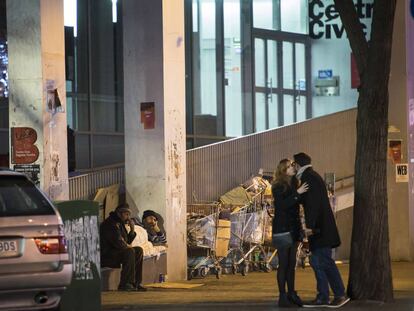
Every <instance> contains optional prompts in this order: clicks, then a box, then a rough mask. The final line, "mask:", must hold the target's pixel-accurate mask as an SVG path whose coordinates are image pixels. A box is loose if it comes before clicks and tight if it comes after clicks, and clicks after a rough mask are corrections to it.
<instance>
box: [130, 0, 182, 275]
mask: <svg viewBox="0 0 414 311" xmlns="http://www.w3.org/2000/svg"><path fill="white" fill-rule="evenodd" d="M123 29H124V41H123V42H124V112H125V170H126V191H127V199H128V202H129V203H130V205H132V206H133V208H135V209H136V210H138V211H139V212H140V215H142V212H143V211H144V210H146V209H152V210H155V211H156V212H158V213H160V214H161V215H162V216H163V218H164V220H165V225H164V226H165V228H166V231H167V239H168V262H167V271H168V279H169V280H183V279H185V278H186V264H187V251H186V250H187V248H186V184H185V183H186V180H185V176H186V171H185V168H186V165H185V149H186V148H185V70H184V69H185V56H184V54H185V53H184V0H142V1H135V0H126V1H124V2H123ZM141 103H154V116H155V124H154V128H153V129H151V128H148V129H145V128H144V124H143V123H142V122H141V121H142V120H141V111H140V110H141V106H142V105H141ZM149 106H151V104H149Z"/></svg>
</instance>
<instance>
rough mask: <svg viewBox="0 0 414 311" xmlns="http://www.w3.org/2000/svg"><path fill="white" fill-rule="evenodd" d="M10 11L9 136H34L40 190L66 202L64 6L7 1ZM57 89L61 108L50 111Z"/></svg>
mask: <svg viewBox="0 0 414 311" xmlns="http://www.w3.org/2000/svg"><path fill="white" fill-rule="evenodd" d="M6 8H7V35H8V44H9V79H10V109H9V118H10V119H9V120H10V122H9V127H10V129H11V131H10V132H12V130H13V129H15V128H23V127H28V128H32V129H33V130H35V131H36V133H37V140H36V142H35V143H34V146H35V147H34V149H36V148H37V149H38V151H39V157H38V159H37V160H35V161H34V162H32V163H26V164H28V165H30V166H32V167H35V166H36V165H39V167H40V174H39V181H40V187H41V188H42V189H43V190H44V191H45V192H46V193H47V194H48V195H49V196H50V197H51V199H53V200H63V199H67V198H68V196H69V189H68V168H67V137H66V113H65V111H66V93H65V48H64V28H63V0H7V5H6ZM54 89H57V92H58V95H59V99H60V103H61V107H60V108H59V109H48V105H47V101H49V100H50V99H51V98H52V96H51V94H52V93H53V90H54ZM48 90H49V91H50V92H49V95H48ZM11 162H12V163H11V166H12V167H14V164H15V163H13V162H14V161H13V160H12V161H11ZM26 162H30V160H29V161H26Z"/></svg>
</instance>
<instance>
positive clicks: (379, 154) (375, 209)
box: [348, 85, 393, 301]
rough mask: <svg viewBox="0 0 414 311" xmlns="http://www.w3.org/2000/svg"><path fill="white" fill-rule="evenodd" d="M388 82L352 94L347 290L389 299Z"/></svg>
mask: <svg viewBox="0 0 414 311" xmlns="http://www.w3.org/2000/svg"><path fill="white" fill-rule="evenodd" d="M387 132H388V88H387V85H385V86H382V87H381V86H378V85H375V86H371V87H366V88H363V89H362V90H361V93H360V96H359V100H358V117H357V148H356V158H355V201H354V217H353V219H354V223H353V228H352V242H351V258H350V259H351V260H350V271H349V281H348V295H349V296H350V297H351V298H352V299H371V300H380V301H392V300H393V286H392V275H391V262H390V254H389V235H388V202H387V134H388V133H387Z"/></svg>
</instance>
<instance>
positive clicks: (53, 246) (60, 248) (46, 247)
mask: <svg viewBox="0 0 414 311" xmlns="http://www.w3.org/2000/svg"><path fill="white" fill-rule="evenodd" d="M34 241H35V243H36V245H37V248H38V249H39V251H40V252H41V253H42V254H65V253H67V252H68V249H67V245H66V239H65V237H64V236H54V237H44V238H35V239H34Z"/></svg>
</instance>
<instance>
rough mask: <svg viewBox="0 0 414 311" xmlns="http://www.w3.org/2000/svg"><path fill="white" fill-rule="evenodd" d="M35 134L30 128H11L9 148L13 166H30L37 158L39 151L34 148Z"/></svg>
mask: <svg viewBox="0 0 414 311" xmlns="http://www.w3.org/2000/svg"><path fill="white" fill-rule="evenodd" d="M36 141H37V133H36V131H35V130H34V129H32V128H30V127H12V128H11V147H12V159H11V162H12V163H13V164H31V163H34V162H36V161H37V159H38V158H39V149H38V148H37V147H36V146H35V142H36Z"/></svg>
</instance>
